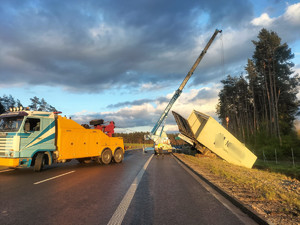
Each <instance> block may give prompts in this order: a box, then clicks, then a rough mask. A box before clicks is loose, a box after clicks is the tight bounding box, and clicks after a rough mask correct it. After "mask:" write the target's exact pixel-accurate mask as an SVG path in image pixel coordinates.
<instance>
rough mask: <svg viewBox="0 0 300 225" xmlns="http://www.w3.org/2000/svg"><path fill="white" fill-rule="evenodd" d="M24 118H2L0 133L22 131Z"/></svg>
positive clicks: (0, 120) (0, 119)
mask: <svg viewBox="0 0 300 225" xmlns="http://www.w3.org/2000/svg"><path fill="white" fill-rule="evenodd" d="M23 118H24V117H23V116H22V117H2V118H0V131H1V132H16V131H18V130H19V129H20V126H21V124H22V121H23Z"/></svg>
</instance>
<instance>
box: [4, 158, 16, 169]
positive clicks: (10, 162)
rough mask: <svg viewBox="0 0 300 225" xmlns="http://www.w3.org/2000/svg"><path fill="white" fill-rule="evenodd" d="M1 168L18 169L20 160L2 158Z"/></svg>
mask: <svg viewBox="0 0 300 225" xmlns="http://www.w3.org/2000/svg"><path fill="white" fill-rule="evenodd" d="M0 166H7V167H18V166H19V159H18V158H17V159H15V158H0Z"/></svg>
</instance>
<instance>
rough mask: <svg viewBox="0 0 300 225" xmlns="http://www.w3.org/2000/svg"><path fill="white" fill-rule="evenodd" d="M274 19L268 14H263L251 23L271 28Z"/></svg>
mask: <svg viewBox="0 0 300 225" xmlns="http://www.w3.org/2000/svg"><path fill="white" fill-rule="evenodd" d="M273 21H274V19H271V18H270V17H269V15H268V14H267V13H263V14H261V16H260V17H258V18H255V19H253V20H252V21H251V23H252V24H253V25H255V26H262V27H263V26H269V25H270V24H271V23H272V22H273Z"/></svg>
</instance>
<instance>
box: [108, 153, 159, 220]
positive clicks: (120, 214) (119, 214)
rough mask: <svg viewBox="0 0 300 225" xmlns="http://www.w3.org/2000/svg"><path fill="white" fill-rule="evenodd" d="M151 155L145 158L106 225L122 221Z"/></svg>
mask: <svg viewBox="0 0 300 225" xmlns="http://www.w3.org/2000/svg"><path fill="white" fill-rule="evenodd" d="M152 157H153V155H152V156H151V157H150V158H149V159H148V160H147V162H146V163H145V165H144V166H143V168H142V169H141V170H140V172H139V173H138V175H137V176H136V177H135V179H134V181H133V182H132V184H131V185H130V187H129V189H128V191H127V192H126V194H125V196H124V198H123V199H122V201H121V203H120V205H119V206H118V208H117V209H116V211H115V213H114V214H113V215H112V217H111V219H110V220H109V222H108V225H119V224H121V223H122V221H123V219H124V216H125V214H126V212H127V210H128V208H129V205H130V203H131V200H132V198H133V196H134V194H135V191H136V189H137V187H138V185H139V183H140V181H141V179H142V177H143V175H144V172H145V171H146V169H147V167H148V165H149V163H150V161H151V159H152Z"/></svg>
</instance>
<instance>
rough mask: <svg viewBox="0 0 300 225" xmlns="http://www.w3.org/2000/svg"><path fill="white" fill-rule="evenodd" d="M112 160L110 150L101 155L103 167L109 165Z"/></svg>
mask: <svg viewBox="0 0 300 225" xmlns="http://www.w3.org/2000/svg"><path fill="white" fill-rule="evenodd" d="M111 159H112V154H111V150H110V149H108V148H107V149H105V150H104V151H103V152H102V154H101V162H102V163H103V164H105V165H107V164H110V162H111Z"/></svg>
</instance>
